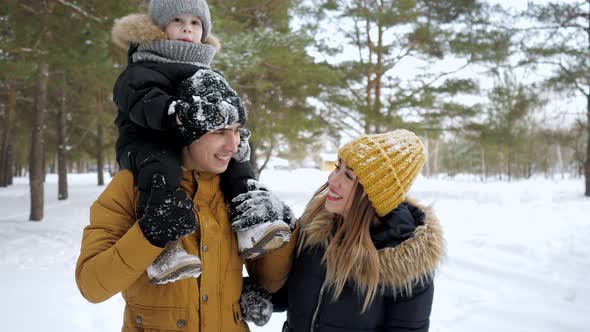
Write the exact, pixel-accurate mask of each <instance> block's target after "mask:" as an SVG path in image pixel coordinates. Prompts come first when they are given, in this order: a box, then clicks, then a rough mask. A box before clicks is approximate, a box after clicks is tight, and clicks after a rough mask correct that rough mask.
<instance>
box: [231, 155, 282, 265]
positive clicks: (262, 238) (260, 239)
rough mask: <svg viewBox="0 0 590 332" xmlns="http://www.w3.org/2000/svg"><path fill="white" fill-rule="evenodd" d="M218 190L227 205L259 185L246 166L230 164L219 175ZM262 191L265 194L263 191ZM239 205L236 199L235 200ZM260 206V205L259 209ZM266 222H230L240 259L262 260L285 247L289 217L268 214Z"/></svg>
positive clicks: (250, 168)
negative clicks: (266, 254) (268, 253)
mask: <svg viewBox="0 0 590 332" xmlns="http://www.w3.org/2000/svg"><path fill="white" fill-rule="evenodd" d="M221 189H222V191H223V193H224V195H225V198H226V200H227V201H231V202H232V205H233V203H234V199H235V198H236V197H238V196H240V195H242V194H246V193H248V192H249V191H254V190H260V189H261V187H260V185H259V183H258V182H257V181H256V180H254V172H253V170H252V166H251V164H250V163H249V162H237V161H235V160H232V161H231V162H230V164H229V166H228V169H227V171H225V172H224V173H223V174H222V175H221ZM264 190H267V189H266V188H264ZM238 201H239V199H238ZM261 206H262V205H261ZM269 212H270V213H268V214H266V215H267V216H268V218H263V217H262V218H250V219H249V220H250V222H249V223H246V224H244V223H238V222H235V220H232V229H233V230H234V231H235V232H236V235H237V238H238V251H239V254H240V256H242V258H244V259H252V258H257V257H260V256H263V255H264V254H265V253H267V252H269V251H272V250H276V249H279V248H281V247H283V246H284V245H286V244H287V243H288V242H289V240H290V238H291V228H290V225H289V224H288V223H289V222H290V221H291V220H292V219H293V217H292V216H291V215H289V216H286V215H284V214H283V212H282V211H278V210H277V211H269Z"/></svg>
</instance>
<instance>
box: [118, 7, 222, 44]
mask: <svg viewBox="0 0 590 332" xmlns="http://www.w3.org/2000/svg"><path fill="white" fill-rule="evenodd" d="M111 38H112V41H113V43H115V45H117V46H118V47H119V48H121V49H123V50H125V51H127V49H128V48H129V45H130V44H131V43H133V44H140V43H144V42H150V41H158V40H166V39H167V38H166V34H164V31H162V29H160V27H158V26H157V25H156V24H154V23H153V22H152V19H151V18H150V17H149V16H148V15H146V14H131V15H127V16H125V17H122V18H119V19H117V20H115V24H114V25H113V30H112V31H111ZM205 44H209V45H211V46H213V47H214V48H215V49H216V50H217V51H219V50H220V49H221V44H220V42H219V40H218V39H217V37H215V36H213V35H211V34H210V35H209V37H207V40H206V41H205Z"/></svg>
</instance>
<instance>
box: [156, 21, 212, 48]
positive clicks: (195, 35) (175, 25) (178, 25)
mask: <svg viewBox="0 0 590 332" xmlns="http://www.w3.org/2000/svg"><path fill="white" fill-rule="evenodd" d="M164 32H165V33H166V37H168V39H170V40H180V41H184V42H187V43H193V44H200V43H201V37H202V36H203V24H202V23H201V19H200V18H198V17H196V16H194V15H190V14H184V15H179V16H176V18H175V19H174V20H173V21H172V22H170V23H168V25H167V26H166V28H165V29H164Z"/></svg>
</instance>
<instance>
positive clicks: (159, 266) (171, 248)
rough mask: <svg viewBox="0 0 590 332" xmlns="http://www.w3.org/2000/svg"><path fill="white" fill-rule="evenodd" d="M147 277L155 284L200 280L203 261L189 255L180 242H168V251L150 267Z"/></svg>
mask: <svg viewBox="0 0 590 332" xmlns="http://www.w3.org/2000/svg"><path fill="white" fill-rule="evenodd" d="M147 275H148V278H149V279H150V281H151V282H152V283H154V284H166V283H169V282H174V281H176V280H182V279H187V278H198V277H199V276H200V275H201V259H200V258H199V256H196V255H190V254H189V253H187V252H186V251H185V250H184V248H183V247H182V243H180V240H177V241H172V242H168V244H166V249H165V250H164V251H163V252H162V253H161V254H160V256H158V258H156V260H155V261H154V262H153V263H152V265H150V266H149V267H148V269H147Z"/></svg>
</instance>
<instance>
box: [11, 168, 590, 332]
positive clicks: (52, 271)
mask: <svg viewBox="0 0 590 332" xmlns="http://www.w3.org/2000/svg"><path fill="white" fill-rule="evenodd" d="M327 174H328V173H324V172H320V171H317V170H306V169H301V170H296V171H292V172H289V171H265V172H264V173H263V176H262V179H261V180H262V181H263V182H264V183H267V184H268V185H269V186H270V187H271V189H273V190H275V191H276V192H277V193H278V195H279V196H280V197H282V198H283V199H284V200H286V201H287V202H288V203H289V204H290V205H291V206H292V207H293V209H294V211H295V213H296V214H297V215H299V214H300V213H301V212H302V210H303V208H304V206H305V204H306V202H307V200H308V199H309V197H310V196H311V194H312V192H313V191H314V190H315V189H316V188H317V187H318V186H319V185H320V184H321V183H322V182H323V181H324V180H325V179H326V178H327ZM68 180H69V183H70V188H69V192H70V199H68V200H67V201H57V184H56V182H57V179H56V176H55V175H48V177H47V183H46V185H45V197H46V203H45V220H44V221H43V222H40V223H34V222H29V221H27V220H28V216H29V193H28V184H27V179H23V178H17V179H16V181H15V182H16V184H15V185H13V186H10V187H8V188H0V272H1V273H0V285H1V286H0V290H1V292H0V294H1V296H0V312H1V313H2V314H1V317H2V331H37V330H44V331H56V332H57V331H60V332H61V331H92V332H99V331H100V332H104V331H120V328H121V322H122V307H123V300H122V298H121V297H120V295H117V296H115V297H113V298H111V299H110V300H108V301H106V302H103V303H101V304H90V303H87V302H86V301H85V300H84V298H82V296H81V295H80V294H79V292H78V289H77V287H76V283H75V281H74V267H75V263H76V258H77V255H78V252H79V249H80V239H81V235H82V228H83V227H84V226H85V225H86V224H87V222H88V210H89V209H88V207H89V206H90V204H91V203H92V201H93V200H94V199H95V198H96V197H97V196H98V194H99V193H100V192H101V191H102V190H103V188H104V187H97V186H96V184H95V183H96V174H72V175H70V176H69V178H68ZM582 187H583V180H581V179H575V180H562V181H553V180H545V179H535V180H528V181H518V182H511V183H506V182H487V183H481V182H478V181H475V180H470V179H458V180H445V179H441V180H435V179H424V178H419V179H418V181H417V182H416V184H415V186H414V189H413V193H412V195H413V197H414V198H417V199H418V200H420V201H422V202H424V203H428V204H430V203H433V204H434V206H435V209H436V211H437V213H438V216H439V218H440V219H441V222H442V225H443V227H444V231H445V236H446V240H447V246H448V257H447V259H446V261H445V262H444V265H443V266H442V267H441V269H440V271H439V273H438V276H437V279H436V291H435V301H434V307H433V313H432V316H431V318H432V319H431V329H430V331H441V332H442V331H445V332H446V331H449V332H450V331H453V332H473V331H478V332H487V331H489V332H517V331H519V332H521V331H535V332H545V331H552V332H555V331H568V332H573V331H580V332H581V331H590V326H589V325H590V314H589V307H590V283H589V282H588V281H589V280H590V279H589V275H590V250H589V249H588V248H589V245H588V242H589V241H590V199H588V198H584V197H583V196H582V190H583V188H582ZM283 321H284V314H275V315H274V316H273V318H272V320H271V322H270V323H269V324H268V325H266V326H265V327H263V328H258V327H255V326H253V327H252V330H253V331H280V328H281V326H282V323H283Z"/></svg>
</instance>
